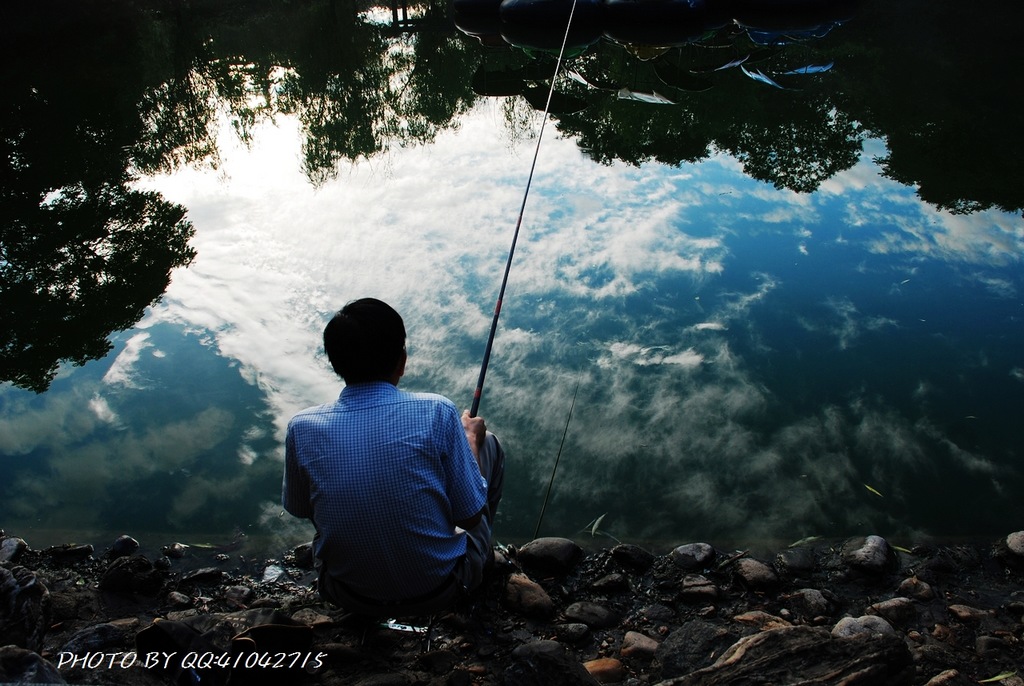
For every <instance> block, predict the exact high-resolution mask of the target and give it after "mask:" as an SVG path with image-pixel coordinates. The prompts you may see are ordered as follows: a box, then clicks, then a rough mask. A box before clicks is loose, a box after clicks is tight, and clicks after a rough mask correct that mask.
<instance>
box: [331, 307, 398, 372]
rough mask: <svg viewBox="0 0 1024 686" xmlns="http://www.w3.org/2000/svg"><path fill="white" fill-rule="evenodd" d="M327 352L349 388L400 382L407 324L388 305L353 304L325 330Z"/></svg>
mask: <svg viewBox="0 0 1024 686" xmlns="http://www.w3.org/2000/svg"><path fill="white" fill-rule="evenodd" d="M324 350H325V351H327V359H329V360H330V361H331V366H332V367H334V371H335V372H337V373H338V376H340V377H342V378H343V379H345V383H346V384H356V383H365V382H367V381H392V380H394V381H396V382H397V379H396V378H394V376H395V373H396V371H398V372H399V376H400V375H401V371H402V368H401V367H400V364H401V365H402V367H404V362H405V324H403V323H402V317H401V315H399V314H398V313H397V312H395V310H394V309H393V308H392V307H391V306H390V305H388V304H387V303H384V302H381V301H380V300H377V299H375V298H363V299H361V300H353V301H352V302H350V303H349V304H348V305H345V307H343V308H342V309H341V311H340V312H338V313H337V314H336V315H334V317H333V318H332V319H331V321H329V322H328V323H327V326H326V327H325V328H324Z"/></svg>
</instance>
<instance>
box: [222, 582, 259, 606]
mask: <svg viewBox="0 0 1024 686" xmlns="http://www.w3.org/2000/svg"><path fill="white" fill-rule="evenodd" d="M255 597H256V592H255V591H253V590H252V589H251V588H249V587H248V586H228V587H227V588H225V589H224V599H225V600H227V601H228V602H229V603H230V604H232V605H235V606H245V605H248V604H249V603H251V602H252V600H253V598H255Z"/></svg>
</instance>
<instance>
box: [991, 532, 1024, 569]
mask: <svg viewBox="0 0 1024 686" xmlns="http://www.w3.org/2000/svg"><path fill="white" fill-rule="evenodd" d="M995 554H996V556H997V557H999V558H1001V559H1002V560H1003V562H1005V563H1006V564H1007V565H1008V566H1010V567H1013V568H1014V569H1024V531H1015V532H1014V533H1012V534H1010V535H1009V536H1007V537H1006V538H1004V539H1003V540H1001V541H999V543H998V544H996V546H995Z"/></svg>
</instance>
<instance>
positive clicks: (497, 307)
mask: <svg viewBox="0 0 1024 686" xmlns="http://www.w3.org/2000/svg"><path fill="white" fill-rule="evenodd" d="M575 12H576V0H573V1H572V7H570V8H569V21H568V22H567V23H566V25H565V36H563V38H562V48H561V49H560V50H559V51H558V60H557V61H556V62H555V73H554V75H552V77H551V87H550V88H549V89H548V99H547V102H545V103H544V114H543V118H542V119H541V123H540V132H539V133H538V134H537V146H536V147H535V148H534V150H533V162H532V163H531V164H530V175H529V177H527V179H526V190H525V191H524V192H523V202H522V204H521V205H520V206H519V218H518V219H516V229H515V231H514V232H513V234H512V244H511V245H510V246H509V249H508V259H506V260H505V274H504V275H503V276H502V278H501V288H500V289H499V290H498V300H497V302H496V303H495V304H494V317H493V318H492V319H491V330H490V332H489V333H488V335H487V345H486V347H485V348H484V358H483V362H482V363H481V364H480V376H479V378H478V379H477V382H476V390H475V391H474V392H473V405H472V407H471V408H470V410H469V416H470V417H475V416H476V415H477V410H479V409H480V397H481V396H482V395H483V392H484V377H485V376H487V365H488V364H489V363H490V361H491V348H492V347H493V346H494V334H495V333H496V332H497V330H498V318H499V317H500V316H501V303H502V301H503V300H504V299H505V286H506V285H508V275H509V273H510V272H511V271H512V257H513V256H514V255H515V252H516V243H517V242H518V241H519V228H520V227H521V226H522V225H523V213H524V212H525V211H526V199H527V198H528V197H529V195H530V186H531V185H532V184H533V172H534V170H535V169H536V167H537V156H538V155H539V154H540V143H541V140H543V138H544V126H545V125H546V124H547V122H548V111H549V110H550V109H551V97H552V95H554V92H555V79H557V78H558V72H559V71H561V68H562V58H563V57H564V55H565V46H566V45H568V43H569V29H570V28H571V27H572V17H573V14H575Z"/></svg>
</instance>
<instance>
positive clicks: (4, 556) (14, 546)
mask: <svg viewBox="0 0 1024 686" xmlns="http://www.w3.org/2000/svg"><path fill="white" fill-rule="evenodd" d="M27 549H28V543H25V541H24V540H22V539H20V538H17V537H15V536H12V537H10V538H5V539H4V540H3V541H2V542H0V564H4V563H5V562H17V561H18V558H19V557H21V554H22V553H23V552H25V551H26V550H27Z"/></svg>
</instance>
